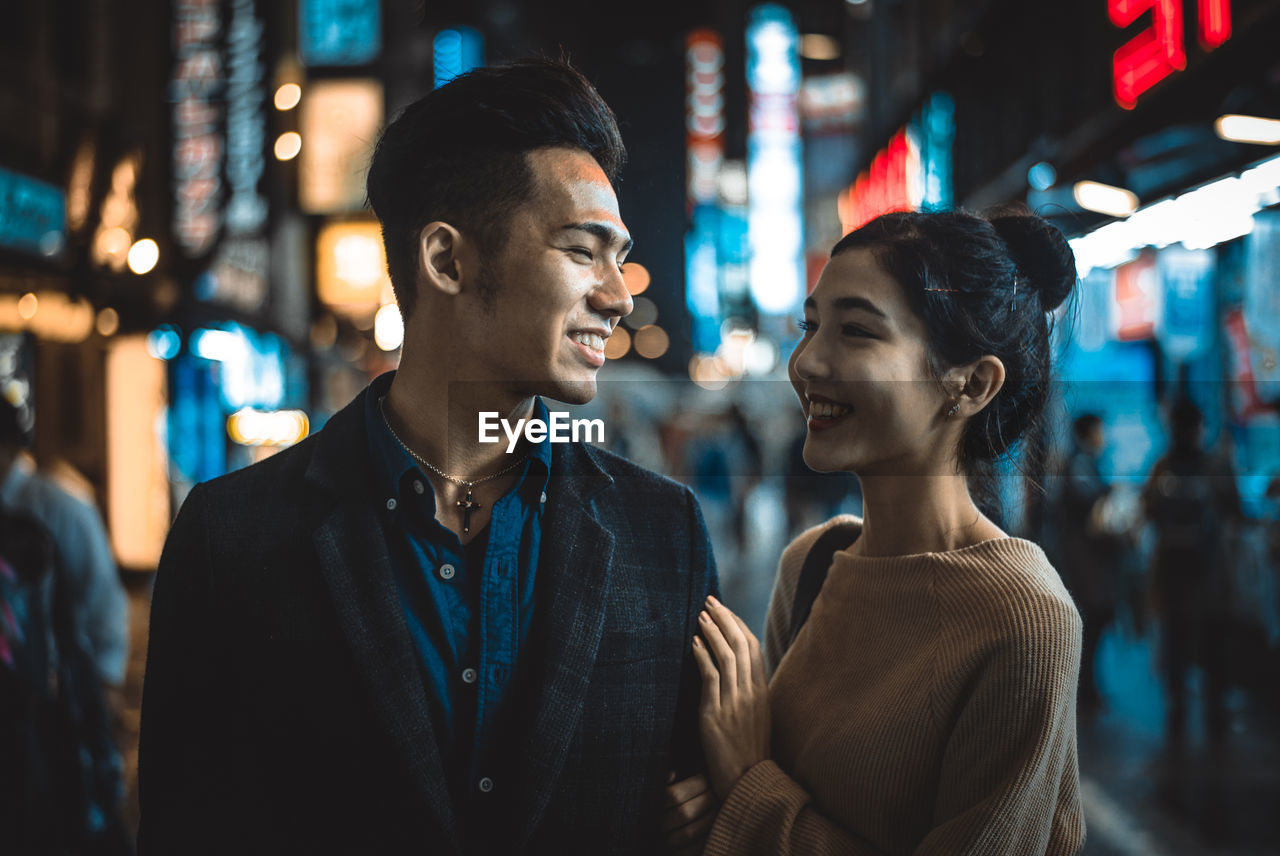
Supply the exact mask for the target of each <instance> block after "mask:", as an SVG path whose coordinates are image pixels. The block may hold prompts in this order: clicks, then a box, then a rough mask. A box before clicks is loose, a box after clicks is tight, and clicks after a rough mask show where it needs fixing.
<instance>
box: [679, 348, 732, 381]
mask: <svg viewBox="0 0 1280 856" xmlns="http://www.w3.org/2000/svg"><path fill="white" fill-rule="evenodd" d="M689 378H690V379H691V380H692V381H693V382H694V383H696V384H697V385H698V386H700V387H702V388H703V389H709V390H716V389H724V388H725V386H727V385H728V383H729V374H728V372H726V371H725V367H724V364H723V363H722V362H721V361H720V358H719V357H714V356H712V355H710V354H694V355H693V359H691V360H689Z"/></svg>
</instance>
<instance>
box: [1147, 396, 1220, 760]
mask: <svg viewBox="0 0 1280 856" xmlns="http://www.w3.org/2000/svg"><path fill="white" fill-rule="evenodd" d="M1169 422H1170V433H1171V444H1170V448H1169V451H1168V452H1167V453H1166V454H1165V455H1164V456H1163V457H1161V458H1160V459H1159V460H1158V461H1156V464H1155V466H1154V467H1153V468H1152V470H1151V475H1150V476H1149V478H1148V479H1147V483H1146V486H1145V487H1144V488H1143V493H1142V502H1143V508H1144V511H1145V514H1146V516H1147V519H1148V520H1149V521H1150V522H1151V524H1152V525H1153V527H1154V528H1155V552H1154V554H1153V560H1152V568H1151V585H1152V592H1151V595H1152V602H1153V605H1154V607H1155V611H1156V615H1157V617H1158V619H1159V621H1160V643H1161V644H1160V664H1161V668H1162V671H1163V674H1164V680H1165V691H1166V692H1167V693H1168V702H1169V711H1168V726H1169V734H1170V735H1171V736H1172V737H1175V738H1180V737H1182V736H1183V735H1184V733H1185V730H1186V724H1187V699H1186V695H1187V692H1188V687H1187V677H1188V675H1189V673H1190V671H1191V668H1192V666H1194V665H1196V664H1197V663H1198V664H1199V665H1200V666H1201V667H1202V668H1203V670H1204V677H1205V680H1204V685H1203V700H1204V706H1205V717H1206V725H1207V727H1208V731H1209V735H1210V737H1212V738H1214V739H1221V738H1222V737H1223V736H1225V734H1226V731H1227V726H1228V722H1227V709H1226V698H1225V696H1226V691H1227V685H1228V679H1229V675H1228V668H1229V663H1230V649H1231V641H1232V598H1233V591H1232V571H1231V549H1232V546H1233V545H1232V543H1231V540H1230V537H1229V531H1228V530H1229V528H1230V526H1231V525H1232V524H1233V523H1235V522H1236V521H1238V520H1239V519H1240V518H1241V516H1242V511H1241V506H1240V495H1239V493H1238V491H1237V488H1236V483H1235V474H1234V472H1233V471H1232V468H1231V465H1230V463H1229V462H1228V461H1226V460H1225V459H1224V458H1221V457H1219V456H1217V455H1214V454H1211V453H1209V452H1208V451H1206V450H1205V448H1204V446H1203V437H1202V434H1203V422H1204V419H1203V416H1202V414H1201V412H1200V408H1199V407H1197V406H1196V405H1195V404H1194V403H1193V402H1192V401H1190V400H1189V399H1186V398H1180V399H1178V401H1176V402H1175V403H1174V405H1173V407H1172V409H1171V411H1170V417H1169Z"/></svg>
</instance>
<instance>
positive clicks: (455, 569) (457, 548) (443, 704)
mask: <svg viewBox="0 0 1280 856" xmlns="http://www.w3.org/2000/svg"><path fill="white" fill-rule="evenodd" d="M387 386H388V385H387V384H386V383H385V382H384V383H379V382H378V381H375V383H374V385H373V387H371V389H370V391H369V394H368V395H367V396H366V406H365V423H366V425H367V428H368V435H369V454H370V458H371V460H372V462H373V468H372V469H373V478H374V495H375V496H376V497H377V498H378V499H377V501H378V502H379V504H380V506H381V509H382V513H383V514H384V515H385V518H384V520H385V523H386V532H387V537H388V542H389V544H388V546H389V548H390V555H391V563H392V566H393V569H394V574H395V579H396V585H397V587H398V589H399V592H400V600H401V603H402V604H403V606H404V613H405V619H406V621H407V623H408V626H409V633H410V634H411V636H412V637H413V644H414V648H415V649H416V652H417V655H418V662H419V664H420V666H421V668H422V675H423V681H424V683H425V685H426V688H427V696H428V698H427V704H428V708H429V710H430V712H431V718H432V726H433V727H434V729H435V734H436V740H437V742H438V743H439V746H440V754H441V758H442V760H443V762H444V766H445V775H446V776H447V777H448V778H449V783H450V788H451V790H452V792H453V794H454V800H455V803H457V804H458V805H459V807H460V808H461V807H462V806H463V805H464V804H466V803H469V802H473V801H474V800H477V799H479V800H483V799H485V798H486V797H488V795H489V794H490V793H491V792H492V791H494V790H495V789H497V788H501V787H502V785H503V774H504V772H505V770H506V769H507V767H506V763H505V762H504V760H503V759H504V757H509V756H510V755H511V754H512V751H511V747H509V746H507V745H506V744H505V743H504V742H503V741H507V740H509V739H510V735H511V731H512V727H511V708H512V689H513V686H514V677H515V673H516V669H517V668H518V666H519V665H520V657H521V654H522V652H525V651H527V650H528V645H527V642H528V640H529V628H530V624H531V620H532V617H533V610H534V577H535V576H536V573H537V567H538V548H539V544H540V542H541V535H542V528H541V522H542V510H543V508H544V507H545V503H546V488H547V479H548V476H549V475H550V471H551V447H550V444H549V443H546V442H543V443H536V444H533V445H532V446H531V447H530V448H531V452H530V454H529V458H528V460H527V461H526V463H525V464H524V466H522V467H520V468H518V469H517V471H516V472H517V478H516V482H515V484H514V486H513V487H512V488H511V490H509V491H508V492H507V493H506V495H504V496H503V497H502V498H501V499H499V500H498V501H497V502H495V503H494V504H493V508H492V514H491V515H490V518H489V523H488V525H487V526H486V527H485V531H482V532H480V533H478V534H476V535H475V537H474V538H473V539H472V540H471V542H470V543H468V544H466V545H465V546H464V545H463V544H462V543H461V541H460V540H459V538H458V536H457V534H455V533H454V532H452V531H451V530H449V529H447V528H445V527H444V526H442V525H440V523H439V522H437V521H436V519H435V513H436V503H435V494H434V492H433V491H432V489H431V483H430V482H429V481H428V480H427V477H426V476H425V475H424V474H423V470H422V469H420V468H419V467H418V464H417V462H416V461H415V460H414V459H413V457H412V456H411V455H410V454H409V453H408V451H406V450H405V448H404V447H403V446H402V445H401V444H400V443H399V442H398V441H397V440H396V439H395V437H394V436H393V435H392V433H391V431H390V430H389V429H388V427H387V424H386V422H385V421H384V419H383V416H382V412H381V409H380V401H381V399H382V396H383V395H385V393H386V390H387ZM532 417H533V418H537V419H543V420H546V419H547V408H546V406H545V405H544V404H543V403H542V401H541V400H540V399H537V398H535V399H534V408H533V413H532ZM506 781H508V782H509V781H510V779H509V778H507V780H506Z"/></svg>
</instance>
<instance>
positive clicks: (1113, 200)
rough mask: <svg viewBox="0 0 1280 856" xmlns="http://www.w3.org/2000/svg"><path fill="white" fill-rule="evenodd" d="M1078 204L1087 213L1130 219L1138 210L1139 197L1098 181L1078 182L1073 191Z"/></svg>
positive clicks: (1121, 188)
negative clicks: (1092, 212)
mask: <svg viewBox="0 0 1280 856" xmlns="http://www.w3.org/2000/svg"><path fill="white" fill-rule="evenodd" d="M1072 195H1073V196H1075V199H1076V204H1077V205H1079V206H1080V207H1081V208H1083V209H1085V210H1086V211H1096V212H1098V213H1099V214H1109V215H1111V216H1112V217H1128V216H1129V215H1130V214H1132V213H1133V212H1134V211H1137V210H1138V197H1137V196H1135V195H1134V194H1133V193H1132V192H1131V191H1128V190H1125V189H1124V188H1123V187H1112V186H1111V185H1110V184H1102V183H1101V182H1097V181H1077V182H1076V184H1075V187H1074V188H1073V189H1072Z"/></svg>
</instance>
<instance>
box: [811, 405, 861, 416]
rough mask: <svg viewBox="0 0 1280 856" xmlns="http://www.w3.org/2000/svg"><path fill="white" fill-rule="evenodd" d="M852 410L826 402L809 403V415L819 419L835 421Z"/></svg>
mask: <svg viewBox="0 0 1280 856" xmlns="http://www.w3.org/2000/svg"><path fill="white" fill-rule="evenodd" d="M852 409H853V408H850V407H845V406H844V405H843V404H831V403H830V402H827V401H811V402H809V415H810V416H816V417H817V418H819V419H835V418H837V417H840V416H844V415H845V414H846V413H848V412H849V411H850V410H852Z"/></svg>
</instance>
